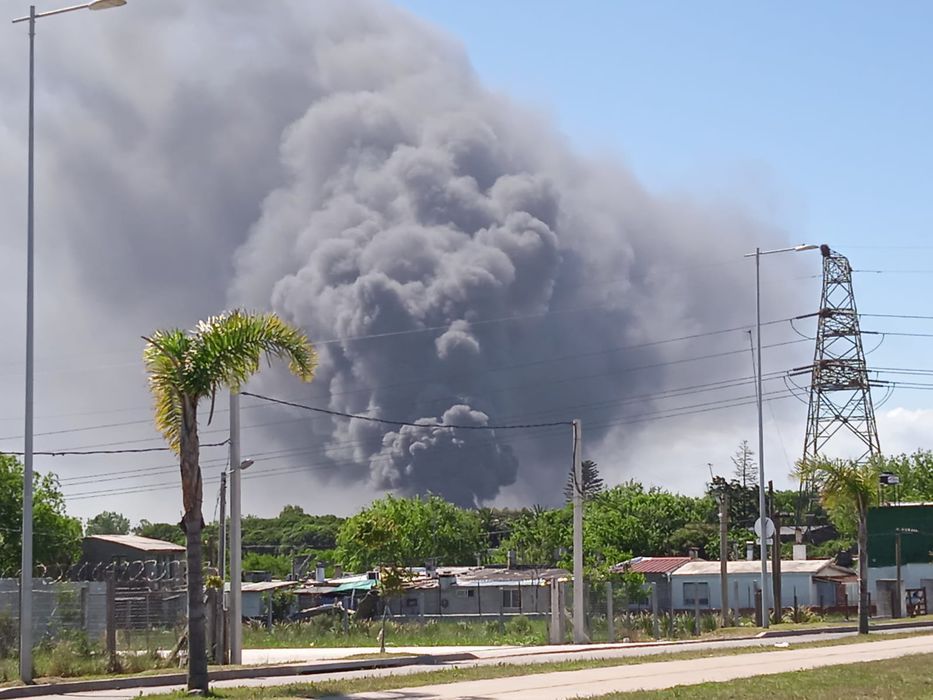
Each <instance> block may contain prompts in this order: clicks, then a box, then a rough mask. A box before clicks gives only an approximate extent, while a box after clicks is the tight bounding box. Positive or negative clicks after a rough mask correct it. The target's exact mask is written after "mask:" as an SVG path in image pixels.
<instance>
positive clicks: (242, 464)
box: [240, 459, 253, 470]
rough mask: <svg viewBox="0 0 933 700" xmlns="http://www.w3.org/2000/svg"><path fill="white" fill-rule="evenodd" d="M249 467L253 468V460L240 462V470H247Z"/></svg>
mask: <svg viewBox="0 0 933 700" xmlns="http://www.w3.org/2000/svg"><path fill="white" fill-rule="evenodd" d="M251 466H253V460H251V459H244V460H243V461H242V462H240V469H241V470H246V469H249V468H250V467H251Z"/></svg>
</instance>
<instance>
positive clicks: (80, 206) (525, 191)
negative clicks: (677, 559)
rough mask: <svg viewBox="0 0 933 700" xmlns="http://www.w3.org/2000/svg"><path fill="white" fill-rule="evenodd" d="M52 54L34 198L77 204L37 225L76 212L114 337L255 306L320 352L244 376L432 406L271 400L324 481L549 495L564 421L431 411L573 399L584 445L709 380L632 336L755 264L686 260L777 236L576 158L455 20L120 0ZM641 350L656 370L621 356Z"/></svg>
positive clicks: (710, 317)
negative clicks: (120, 326)
mask: <svg viewBox="0 0 933 700" xmlns="http://www.w3.org/2000/svg"><path fill="white" fill-rule="evenodd" d="M206 5H210V6H211V7H205V6H206ZM102 14H103V13H102ZM82 21H85V20H82ZM78 37H80V41H79V38H78ZM7 43H9V42H7ZM43 51H44V52H45V53H44V54H43V56H44V58H43V61H42V63H41V64H40V65H42V67H43V70H44V71H45V81H46V82H45V84H46V85H53V86H55V88H54V89H55V90H56V92H55V93H54V94H51V95H49V94H47V95H45V96H44V97H45V100H46V105H48V104H49V102H50V101H56V100H57V101H58V104H57V107H58V109H56V110H54V111H53V110H52V109H50V108H48V107H46V110H45V111H44V112H43V115H42V116H43V122H44V123H43V125H42V128H43V132H42V133H44V134H45V138H46V140H47V141H52V142H54V143H55V144H57V150H56V156H55V161H54V163H52V162H49V161H48V160H47V161H46V163H45V166H44V167H45V170H44V171H43V173H44V176H45V182H46V190H45V196H47V197H54V196H56V195H57V196H60V197H62V198H64V200H65V202H66V203H70V204H71V205H72V206H71V207H70V208H68V207H65V208H64V210H65V211H67V212H68V213H67V222H66V221H65V220H63V219H56V218H55V217H56V215H55V214H50V215H49V217H48V218H47V219H46V220H45V221H44V222H43V223H44V224H45V225H46V227H47V229H48V228H51V229H53V230H54V229H56V228H57V230H59V231H63V230H67V231H68V232H69V234H68V235H67V236H61V239H60V240H61V241H62V242H61V245H63V246H67V251H68V254H69V255H70V256H73V258H74V260H75V264H74V269H75V270H77V271H79V272H78V273H76V274H77V275H78V276H79V281H78V283H76V284H80V286H81V288H82V289H84V290H88V289H89V290H91V291H92V292H93V298H94V300H95V301H94V303H95V304H97V305H99V307H100V308H101V309H103V310H106V311H107V312H108V313H110V314H113V316H114V317H116V318H119V319H129V318H132V321H129V320H127V321H126V322H125V324H124V325H125V326H126V327H127V329H126V330H127V334H126V337H127V338H132V337H134V335H133V333H136V335H138V333H137V332H136V331H137V330H139V331H143V330H148V328H149V327H150V326H152V325H169V324H171V325H176V324H185V323H190V322H191V321H192V320H193V319H194V318H195V317H196V316H200V315H204V314H206V313H213V312H215V311H216V310H217V308H218V307H219V306H221V305H224V304H227V305H244V306H247V307H250V308H253V309H274V310H275V311H277V312H279V313H281V314H282V315H283V316H284V317H286V318H288V319H289V320H291V321H294V322H297V323H299V324H300V325H302V326H303V327H304V328H305V329H306V330H307V332H308V333H309V335H310V336H311V337H312V338H313V339H316V340H318V341H321V342H320V344H319V350H320V353H321V367H320V372H319V375H318V377H317V378H316V380H315V382H314V383H313V384H312V385H311V386H310V387H307V388H304V387H298V386H296V384H295V383H294V382H292V381H291V380H289V379H287V378H285V377H284V376H280V375H278V374H275V375H268V376H265V377H263V378H262V379H261V380H260V382H259V383H257V384H256V386H255V388H256V390H257V391H258V390H262V391H263V392H266V393H274V394H275V395H278V396H284V397H287V398H290V399H295V400H303V401H306V402H309V403H315V404H316V405H320V406H326V407H327V408H330V409H332V410H338V411H344V412H349V413H363V414H367V415H370V416H373V417H380V418H386V419H394V420H404V421H412V422H419V423H424V425H421V426H419V427H404V428H401V429H391V430H389V431H388V432H387V429H386V427H385V426H384V425H380V424H377V423H372V422H363V421H348V420H345V419H342V418H330V417H326V418H323V417H309V414H303V413H300V412H298V413H294V414H292V413H289V414H285V413H280V414H278V416H277V418H278V419H279V423H278V424H277V425H272V426H270V427H269V428H268V432H267V433H266V436H267V440H269V441H274V442H277V443H278V444H279V445H280V446H281V448H282V449H283V450H293V451H294V452H295V453H296V454H299V455H302V454H303V455H304V456H303V457H297V458H296V459H298V460H300V459H307V462H308V463H309V465H311V466H310V467H309V468H310V469H312V470H313V471H314V473H316V474H317V475H319V476H320V478H322V479H332V480H335V481H336V482H337V483H346V484H355V485H365V484H369V485H371V486H373V487H376V488H378V489H393V490H396V491H398V492H401V493H404V494H412V493H420V492H424V491H428V490H430V491H434V492H438V493H441V494H443V495H445V496H447V497H449V498H451V499H453V500H455V501H457V502H459V503H463V504H474V503H482V502H488V501H490V500H491V499H493V498H495V497H496V496H497V495H498V494H499V493H500V491H501V490H502V489H503V488H505V487H509V486H512V485H513V484H514V485H515V488H516V489H520V490H521V492H522V493H523V494H525V496H526V498H525V500H531V501H543V502H551V501H554V500H555V498H556V497H559V493H560V485H561V483H562V481H563V478H564V474H565V473H566V469H567V466H568V464H569V448H570V431H569V428H565V427H558V428H536V429H530V430H524V431H505V430H497V431H482V430H457V429H450V428H439V427H433V428H432V427H430V424H435V425H436V424H437V423H438V422H441V423H445V424H458V425H476V426H481V425H501V424H514V423H551V422H555V421H566V420H569V419H570V418H573V417H578V416H579V417H582V418H583V420H584V431H585V435H586V438H587V440H588V442H589V444H591V445H594V446H595V445H599V444H601V443H602V441H603V439H604V438H606V437H607V435H614V434H615V433H614V431H615V430H618V427H614V426H617V424H618V423H620V422H624V421H625V420H628V419H631V418H633V417H634V418H637V417H638V416H639V415H642V414H645V413H647V412H650V411H651V409H652V402H651V400H650V399H645V400H644V401H643V402H636V403H625V402H624V399H626V397H637V396H641V395H649V394H651V393H652V392H657V391H659V390H660V389H662V388H669V383H670V382H671V381H673V382H674V383H675V384H677V383H680V384H689V383H690V381H691V380H696V381H694V382H693V383H701V382H702V379H703V377H704V376H705V375H704V374H703V373H701V372H700V371H699V370H696V369H695V368H693V369H691V368H690V367H687V368H686V369H683V370H678V372H677V373H676V375H675V374H672V373H671V371H670V370H666V369H664V367H662V366H660V365H661V364H662V363H664V362H665V361H666V360H669V359H672V358H675V357H684V356H686V355H689V354H691V352H693V351H692V350H691V347H690V346H689V345H685V344H679V345H674V346H670V345H653V346H652V345H644V344H645V343H647V342H649V341H653V340H657V339H661V338H669V337H672V336H678V335H686V334H690V333H695V332H700V331H703V330H708V329H713V328H723V327H728V326H730V325H735V323H736V322H747V321H748V319H749V318H750V309H751V308H752V307H751V306H750V304H749V303H748V301H747V300H746V298H745V294H746V293H747V292H748V281H749V269H748V268H747V267H742V266H741V265H739V266H720V267H713V268H710V267H709V266H703V265H700V264H698V262H705V261H709V260H714V261H715V260H722V259H724V258H726V259H728V258H736V257H738V256H739V255H740V254H741V253H742V252H745V250H746V249H747V248H749V247H750V246H753V245H754V244H753V243H751V242H750V241H752V240H755V239H757V238H761V237H763V236H765V235H773V234H772V232H767V231H763V230H762V229H761V227H760V226H758V225H757V224H754V223H752V222H751V221H749V220H748V219H746V218H745V217H743V216H742V215H741V214H739V213H737V212H735V211H730V210H728V209H725V208H721V207H720V208H709V207H703V206H700V205H698V204H696V203H694V202H691V201H690V200H688V199H687V198H667V199H665V198H659V197H656V196H653V195H651V194H649V193H647V192H646V191H644V190H643V189H642V188H641V187H640V186H639V185H638V183H637V182H636V181H634V179H633V178H632V176H631V175H630V174H629V173H628V172H626V171H625V169H624V168H622V167H621V166H620V165H618V164H614V163H612V162H608V161H607V162H602V161H598V160H594V159H592V158H585V157H582V156H579V155H577V154H575V153H574V152H573V151H572V149H571V148H570V147H569V146H568V145H567V144H566V143H565V141H564V140H563V139H562V137H561V136H560V135H559V134H558V133H557V131H556V130H555V128H554V127H553V126H552V125H551V124H549V123H548V122H547V120H545V119H544V118H542V117H541V116H540V115H538V114H536V113H534V112H532V111H530V110H527V109H524V108H522V107H520V106H518V105H516V104H514V103H513V102H511V101H509V100H508V99H507V98H505V97H503V96H501V95H498V94H495V93H493V92H491V91H490V90H488V89H487V88H485V87H484V86H483V85H482V84H481V83H480V82H479V81H478V79H477V77H476V75H475V73H474V72H473V70H472V68H471V66H470V63H469V60H468V58H467V57H466V55H465V53H464V51H463V49H462V47H461V46H460V45H459V44H457V42H456V41H455V40H454V39H452V38H450V37H448V36H446V35H443V34H441V33H439V32H437V31H435V30H434V29H432V28H430V27H428V26H426V25H425V24H423V23H422V22H420V21H418V20H416V19H415V18H413V17H411V16H409V15H408V14H406V13H404V12H401V11H398V10H396V9H394V8H393V7H391V6H389V5H387V4H384V3H382V2H369V1H366V0H359V1H354V2H346V1H345V0H341V1H339V2H337V1H334V2H324V3H313V4H309V3H306V2H300V1H297V0H296V1H295V2H291V3H284V2H278V3H275V10H274V12H273V11H271V9H270V8H269V6H267V5H266V4H265V3H255V2H227V1H225V2H223V3H219V2H216V3H200V2H198V3H192V2H176V1H168V0H159V2H157V3H156V2H151V3H148V4H145V3H135V4H134V6H133V7H132V8H130V6H128V7H127V8H126V9H124V10H121V11H120V13H119V16H117V13H116V12H115V13H114V17H113V18H112V19H108V21H107V23H106V24H105V23H103V22H101V23H97V24H95V25H94V26H91V25H90V24H88V28H87V29H86V31H84V33H83V34H80V33H79V34H77V35H76V34H75V33H74V32H70V33H68V34H67V35H63V36H62V38H61V39H60V40H57V41H56V43H53V41H52V40H51V39H50V40H49V41H48V42H47V45H46V46H45V47H44V48H43ZM79 54H80V55H84V56H88V55H89V56H90V58H85V60H84V61H83V62H79V63H74V62H73V61H70V60H69V59H68V56H74V55H79ZM3 56H4V57H6V58H9V59H10V61H7V62H6V65H11V62H12V60H13V59H12V54H11V53H10V51H9V50H8V49H4V50H3ZM118 67H119V69H118ZM95 72H96V73H95ZM95 74H96V76H97V77H91V76H92V75H95ZM70 85H95V86H96V87H95V88H94V89H90V88H87V89H86V90H85V89H81V90H79V91H77V92H76V93H74V94H72V93H70V92H68V88H67V87H66V86H70ZM15 87H16V91H19V90H20V85H19V82H18V81H17V82H15ZM50 89H51V88H50ZM0 90H2V91H3V93H2V94H13V93H14V81H13V79H12V76H11V75H9V74H7V75H5V76H4V78H3V83H2V84H0ZM21 106H22V104H21V102H20V103H18V104H16V105H15V109H16V110H18V109H20V108H21ZM10 110H11V111H10V112H9V113H6V111H5V114H6V116H5V117H4V120H5V123H13V122H12V121H9V119H10V115H11V114H12V110H13V107H11V108H10ZM101 115H107V116H106V118H103V117H102V116H101ZM2 136H3V133H2V132H0V137H2ZM53 166H54V170H55V172H54V173H53V172H51V171H52V170H53ZM3 175H4V177H6V178H8V179H11V180H12V178H13V177H14V175H13V167H12V166H10V168H9V170H7V171H5V172H4V173H3ZM17 176H18V175H17ZM62 216H63V217H64V216H65V214H62ZM15 221H17V222H18V221H19V219H16V220H15ZM66 223H67V226H66ZM118 323H122V322H118ZM639 345H641V346H642V347H636V348H633V349H629V350H626V351H612V352H610V350H612V349H618V348H625V347H630V346H639ZM730 347H735V341H734V339H733V341H732V343H731V345H730ZM716 348H717V345H716V344H715V342H713V343H711V344H706V345H704V346H703V351H704V352H705V351H711V352H713V351H715V350H716ZM641 365H659V366H658V367H656V368H655V369H649V370H645V371H639V372H630V371H625V370H626V369H628V368H631V367H633V366H641ZM707 370H708V367H705V368H704V371H707ZM256 415H257V416H258V415H259V413H258V412H257V413H256ZM271 415H272V414H271V413H270V412H268V411H266V412H264V413H263V416H264V417H265V418H266V419H269V418H270V416H271ZM255 422H257V423H259V422H263V421H258V420H257V421H255ZM266 422H274V421H272V420H267V421H266ZM607 444H608V443H607ZM315 449H317V450H318V451H317V452H314V450H315ZM605 449H606V450H610V449H611V444H610V445H609V447H606V448H605ZM302 450H304V452H302ZM617 458H618V456H617V455H614V454H611V452H610V453H607V459H617Z"/></svg>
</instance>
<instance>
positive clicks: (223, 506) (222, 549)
mask: <svg viewBox="0 0 933 700" xmlns="http://www.w3.org/2000/svg"><path fill="white" fill-rule="evenodd" d="M218 529H219V532H218V537H217V540H218V542H217V574H218V575H219V576H220V583H221V585H220V595H219V597H218V599H217V615H216V619H217V625H216V628H217V630H216V632H215V633H214V639H215V644H214V649H215V652H214V663H220V664H222V663H224V661H225V660H226V658H227V642H226V639H227V635H225V634H224V626H225V625H224V585H223V582H224V581H226V580H227V471H226V470H224V471H223V472H221V474H220V526H219V528H218Z"/></svg>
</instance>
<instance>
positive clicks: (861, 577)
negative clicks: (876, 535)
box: [858, 508, 870, 634]
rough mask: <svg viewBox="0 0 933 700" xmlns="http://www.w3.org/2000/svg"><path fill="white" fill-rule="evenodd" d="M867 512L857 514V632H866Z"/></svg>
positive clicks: (860, 509) (862, 509)
mask: <svg viewBox="0 0 933 700" xmlns="http://www.w3.org/2000/svg"><path fill="white" fill-rule="evenodd" d="M869 600H870V599H869V592H868V512H867V510H866V509H864V508H859V514H858V633H859V634H868V608H869Z"/></svg>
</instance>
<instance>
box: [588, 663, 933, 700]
mask: <svg viewBox="0 0 933 700" xmlns="http://www.w3.org/2000/svg"><path fill="white" fill-rule="evenodd" d="M756 697H761V698H768V700H929V698H933V654H918V655H916V656H905V657H902V658H900V659H894V660H886V661H871V662H868V663H861V664H850V665H847V666H844V667H841V666H829V667H827V668H819V669H815V670H813V671H795V672H793V673H779V674H775V675H773V676H758V677H756V678H743V679H741V680H737V681H729V682H727V683H702V684H700V685H689V686H679V687H676V688H671V689H669V690H654V691H639V692H634V693H612V694H610V695H601V696H599V698H598V700H673V699H674V698H676V699H677V700H739V699H740V698H756ZM594 700H596V699H595V698H594Z"/></svg>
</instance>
